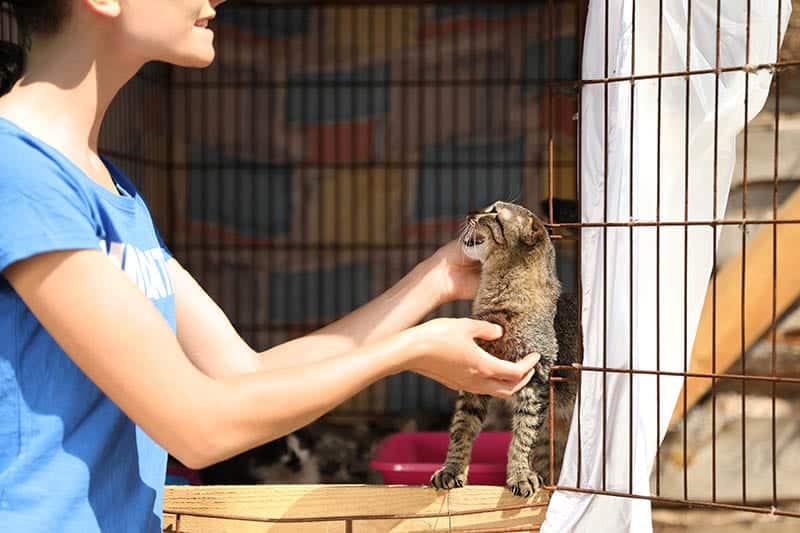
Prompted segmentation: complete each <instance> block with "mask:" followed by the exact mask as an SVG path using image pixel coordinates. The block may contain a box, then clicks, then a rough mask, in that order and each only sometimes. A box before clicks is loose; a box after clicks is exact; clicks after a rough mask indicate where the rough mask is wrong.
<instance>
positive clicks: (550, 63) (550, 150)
mask: <svg viewBox="0 0 800 533" xmlns="http://www.w3.org/2000/svg"><path fill="white" fill-rule="evenodd" d="M553 10H554V8H553V0H548V1H547V13H548V17H547V18H548V24H547V26H548V28H547V47H548V57H547V86H546V87H547V213H548V214H547V218H548V221H549V222H550V224H553V188H554V183H553V179H554V177H553V174H554V169H553V155H554V146H553V136H554V131H553V118H554V117H553V115H555V109H554V106H553V79H554V75H555V62H556V54H555V31H554V28H553V26H555V16H554V14H553Z"/></svg>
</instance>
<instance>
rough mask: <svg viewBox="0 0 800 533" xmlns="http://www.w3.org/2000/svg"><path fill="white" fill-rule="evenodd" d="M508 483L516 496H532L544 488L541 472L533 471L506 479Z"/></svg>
mask: <svg viewBox="0 0 800 533" xmlns="http://www.w3.org/2000/svg"><path fill="white" fill-rule="evenodd" d="M506 484H507V485H508V490H510V491H511V492H512V493H513V494H514V496H520V497H522V498H530V497H531V496H533V494H534V493H535V492H536V491H537V490H539V489H540V488H542V486H543V485H544V481H543V480H542V477H541V476H540V475H539V474H537V473H536V472H531V473H529V474H527V475H522V476H516V477H514V478H509V479H507V480H506Z"/></svg>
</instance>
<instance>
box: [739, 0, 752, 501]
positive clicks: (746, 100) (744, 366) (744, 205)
mask: <svg viewBox="0 0 800 533" xmlns="http://www.w3.org/2000/svg"><path fill="white" fill-rule="evenodd" d="M745 35H746V42H745V64H748V65H749V64H750V0H747V25H746V29H745ZM749 100H750V74H749V73H747V72H745V74H744V157H743V165H742V220H743V221H744V224H743V225H742V286H741V293H742V300H741V311H740V313H741V317H740V318H741V330H740V332H741V339H740V340H741V353H742V355H741V357H742V375H746V374H747V353H746V350H747V346H746V345H745V335H744V334H745V316H744V314H745V297H746V295H745V292H746V291H745V285H746V279H747V263H746V258H747V231H748V227H747V170H748V168H747V160H748V157H747V156H748V153H747V151H748V137H749V135H748V127H747V126H748V124H747V115H748V108H749V107H750V105H749ZM746 399H747V380H742V505H747V446H746V442H747V431H746V430H747V420H746V419H747V412H746Z"/></svg>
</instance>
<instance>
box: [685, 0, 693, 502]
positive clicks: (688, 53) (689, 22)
mask: <svg viewBox="0 0 800 533" xmlns="http://www.w3.org/2000/svg"><path fill="white" fill-rule="evenodd" d="M688 3H689V5H688V9H687V13H686V92H685V94H684V98H685V99H686V108H685V113H684V158H683V159H684V183H683V202H684V207H683V220H684V222H685V223H686V225H684V226H683V372H684V374H685V373H686V372H688V371H689V352H688V347H687V346H686V345H687V342H688V336H689V326H688V324H687V319H686V314H687V311H688V308H689V300H688V294H687V292H688V287H689V225H688V222H689V94H690V93H689V87H690V84H691V71H692V55H691V40H692V0H689V2H688ZM686 383H687V379H686V376H683V390H684V391H686ZM687 409H688V407H687V403H686V394H685V393H684V395H683V499H684V500H686V499H688V498H687V494H688V490H689V484H688V465H687V463H686V455H687V450H688V446H687V437H688V428H687V426H686V414H687V413H686V411H687Z"/></svg>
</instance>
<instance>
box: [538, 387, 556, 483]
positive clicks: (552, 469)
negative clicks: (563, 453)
mask: <svg viewBox="0 0 800 533" xmlns="http://www.w3.org/2000/svg"><path fill="white" fill-rule="evenodd" d="M548 382H549V384H550V394H549V399H550V413H549V416H550V486H551V487H552V486H555V484H556V468H555V462H556V448H555V438H554V435H555V427H556V416H555V412H556V409H555V387H554V385H555V383H554V382H553V380H552V379H550V380H548ZM537 460H538V458H537Z"/></svg>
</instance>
